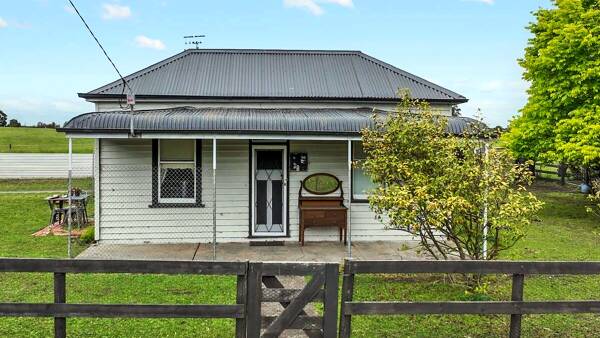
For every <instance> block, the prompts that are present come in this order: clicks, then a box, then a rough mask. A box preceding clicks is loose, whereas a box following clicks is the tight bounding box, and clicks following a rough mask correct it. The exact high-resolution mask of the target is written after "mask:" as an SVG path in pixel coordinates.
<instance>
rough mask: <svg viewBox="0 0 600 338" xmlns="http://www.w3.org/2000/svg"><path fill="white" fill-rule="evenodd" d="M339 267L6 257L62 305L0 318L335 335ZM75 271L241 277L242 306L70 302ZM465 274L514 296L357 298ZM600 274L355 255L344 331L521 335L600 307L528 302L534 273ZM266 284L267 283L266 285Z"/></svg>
mask: <svg viewBox="0 0 600 338" xmlns="http://www.w3.org/2000/svg"><path fill="white" fill-rule="evenodd" d="M338 268H339V265H338V264H331V263H285V262H281V263H261V262H252V263H249V262H193V261H191V262H190V261H132V260H125V261H122V260H121V261H114V260H52V259H0V273H2V272H45V273H53V274H54V303H0V317H2V316H18V317H53V318H54V330H55V337H65V336H66V331H67V325H66V318H69V317H95V318H111V317H130V318H131V317H133V318H232V319H235V320H236V337H246V336H248V337H258V336H259V335H261V330H262V329H265V330H264V332H262V336H266V337H270V336H277V335H279V334H280V333H281V332H282V331H283V330H286V329H290V328H297V329H303V330H304V332H305V333H307V334H308V335H309V336H310V337H335V336H336V334H337V332H336V331H337V330H336V329H337V327H336V322H337V297H338V293H337V290H338V283H337V281H338V277H339V272H338ZM70 273H138V274H201V275H235V276H237V294H236V304H229V305H224V304H203V305H131V304H71V303H67V287H66V275H67V274H70ZM374 273H377V274H380V273H381V274H400V273H416V274H418V273H459V274H470V273H472V274H508V275H512V280H513V281H512V296H511V300H510V301H495V302H443V301H442V302H371V301H365V302H355V301H353V294H354V283H355V276H356V275H357V274H374ZM539 274H547V275H592V274H600V262H514V261H513V262H507V261H496V262H484V261H351V260H348V261H346V262H345V264H344V275H343V282H342V302H341V313H340V331H339V334H340V336H341V337H349V336H350V333H351V322H352V316H355V315H392V314H505V315H510V316H511V322H510V336H511V337H519V336H520V333H521V316H522V315H524V314H548V313H600V301H598V300H590V301H524V300H523V287H524V279H525V276H526V275H539ZM280 275H295V276H311V279H310V281H308V283H307V284H306V286H304V288H302V289H299V288H296V289H285V288H284V287H283V284H282V283H281V282H280V281H279V280H278V279H277V278H276V277H275V276H280ZM263 285H264V287H263ZM263 302H278V303H280V304H281V305H282V306H283V307H284V311H283V312H282V313H281V314H280V315H279V316H275V317H264V316H262V314H261V303H263ZM309 302H322V303H323V316H319V317H317V316H309V315H308V314H306V313H305V312H304V310H303V308H304V306H305V305H306V304H308V303H309Z"/></svg>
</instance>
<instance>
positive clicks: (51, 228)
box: [31, 222, 83, 237]
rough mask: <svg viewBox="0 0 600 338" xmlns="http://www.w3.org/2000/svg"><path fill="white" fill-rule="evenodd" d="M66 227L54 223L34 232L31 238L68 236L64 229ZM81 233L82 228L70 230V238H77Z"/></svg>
mask: <svg viewBox="0 0 600 338" xmlns="http://www.w3.org/2000/svg"><path fill="white" fill-rule="evenodd" d="M66 227H67V225H66V224H63V223H58V222H56V223H54V224H50V225H48V226H45V227H43V228H42V229H40V230H38V231H36V232H34V233H33V234H31V236H34V237H43V236H68V235H69V232H68V231H67V229H66ZM82 232H83V228H81V229H79V228H78V229H71V236H72V237H79V236H81V233H82Z"/></svg>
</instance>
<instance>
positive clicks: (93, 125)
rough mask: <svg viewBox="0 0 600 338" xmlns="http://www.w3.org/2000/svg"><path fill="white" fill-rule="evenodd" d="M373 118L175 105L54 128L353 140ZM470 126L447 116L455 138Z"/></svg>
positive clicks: (86, 117) (95, 115) (340, 112)
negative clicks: (342, 136)
mask: <svg viewBox="0 0 600 338" xmlns="http://www.w3.org/2000/svg"><path fill="white" fill-rule="evenodd" d="M373 114H374V112H373V110H372V109H332V108H328V109H315V108H302V109H287V108H286V109H283V108H282V109H263V108H194V107H179V108H169V109H151V110H137V111H134V112H130V111H106V112H92V113H87V114H82V115H79V116H77V117H75V118H73V119H71V120H70V121H69V122H67V123H66V124H65V126H64V127H63V128H59V129H58V130H59V131H63V132H67V133H126V132H129V131H130V130H131V128H132V127H133V129H134V131H135V132H136V134H139V133H144V132H152V133H195V132H202V133H208V134H216V135H219V134H240V133H241V134H275V135H277V134H279V135H348V136H353V135H358V134H360V131H361V130H362V129H364V128H368V127H372V126H373V123H374V122H373ZM377 114H385V113H383V112H377ZM132 119H133V121H132ZM473 123H479V122H478V121H476V120H474V119H471V118H468V117H454V116H452V117H448V127H447V131H448V133H449V134H455V135H459V134H462V133H463V132H464V131H465V130H466V129H467V127H468V126H469V125H470V124H473Z"/></svg>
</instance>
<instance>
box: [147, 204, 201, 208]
mask: <svg viewBox="0 0 600 338" xmlns="http://www.w3.org/2000/svg"><path fill="white" fill-rule="evenodd" d="M204 207H205V205H204V204H202V203H153V204H150V205H149V206H148V208H204Z"/></svg>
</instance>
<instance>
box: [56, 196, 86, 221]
mask: <svg viewBox="0 0 600 338" xmlns="http://www.w3.org/2000/svg"><path fill="white" fill-rule="evenodd" d="M87 198H88V195H87V193H82V194H81V195H79V196H71V205H70V206H69V207H67V208H64V207H63V206H64V205H65V204H68V203H69V197H68V196H67V195H62V196H50V197H47V198H46V201H47V202H48V206H49V207H50V212H51V216H50V223H52V222H53V221H54V217H55V209H58V210H60V212H59V213H58V221H59V222H60V223H64V222H65V221H66V218H67V217H68V212H69V209H72V211H73V212H74V213H75V221H76V223H77V224H78V225H79V226H81V225H85V224H86V223H87V221H88V220H87ZM60 213H63V214H64V218H63V220H62V222H61V220H60V217H61V214H60Z"/></svg>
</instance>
